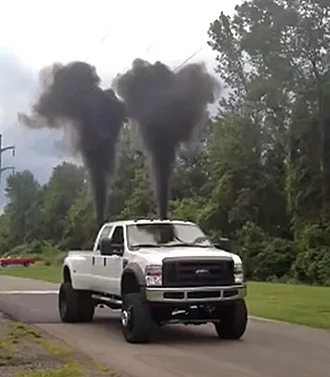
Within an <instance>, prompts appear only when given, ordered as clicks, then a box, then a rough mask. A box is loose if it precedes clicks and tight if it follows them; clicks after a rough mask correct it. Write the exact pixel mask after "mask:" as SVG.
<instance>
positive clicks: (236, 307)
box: [214, 300, 248, 339]
mask: <svg viewBox="0 0 330 377" xmlns="http://www.w3.org/2000/svg"><path fill="white" fill-rule="evenodd" d="M219 320H220V322H217V323H215V324H214V325H215V329H216V332H217V334H218V336H219V337H220V338H223V339H240V338H241V337H242V336H243V334H244V333H245V330H246V327H247V322H248V313H247V307H246V303H245V301H244V300H237V301H234V302H233V303H232V304H231V305H228V306H224V307H223V308H221V309H220V312H219Z"/></svg>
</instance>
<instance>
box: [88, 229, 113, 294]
mask: <svg viewBox="0 0 330 377" xmlns="http://www.w3.org/2000/svg"><path fill="white" fill-rule="evenodd" d="M112 230H113V226H111V225H105V226H104V228H103V229H101V231H100V234H99V236H98V237H97V239H96V240H95V245H94V250H93V251H94V253H93V256H92V260H91V270H90V271H91V276H92V280H93V282H92V284H91V285H92V287H91V288H92V290H95V291H100V289H101V288H102V285H103V272H104V271H103V256H102V255H101V251H100V244H101V241H102V240H104V239H109V237H110V236H111V232H112Z"/></svg>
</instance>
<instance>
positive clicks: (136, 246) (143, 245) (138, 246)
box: [131, 243, 162, 249]
mask: <svg viewBox="0 0 330 377" xmlns="http://www.w3.org/2000/svg"><path fill="white" fill-rule="evenodd" d="M160 246H162V245H156V244H154V243H137V244H134V245H131V247H132V248H134V249H139V248H140V247H160Z"/></svg>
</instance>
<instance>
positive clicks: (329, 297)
mask: <svg viewBox="0 0 330 377" xmlns="http://www.w3.org/2000/svg"><path fill="white" fill-rule="evenodd" d="M247 303H248V308H249V314H250V315H253V316H258V317H264V318H269V319H276V320H280V321H285V322H289V323H296V324H301V325H306V326H310V327H315V328H321V329H328V330H329V329H330V288H328V287H312V286H307V285H290V284H277V283H252V282H250V283H248V296H247Z"/></svg>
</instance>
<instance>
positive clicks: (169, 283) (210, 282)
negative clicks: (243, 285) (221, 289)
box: [163, 259, 235, 287]
mask: <svg viewBox="0 0 330 377" xmlns="http://www.w3.org/2000/svg"><path fill="white" fill-rule="evenodd" d="M234 281H235V279H234V262H233V260H189V261H178V260H166V259H164V260H163V285H164V287H199V286H204V287H205V286H219V285H232V284H234Z"/></svg>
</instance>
